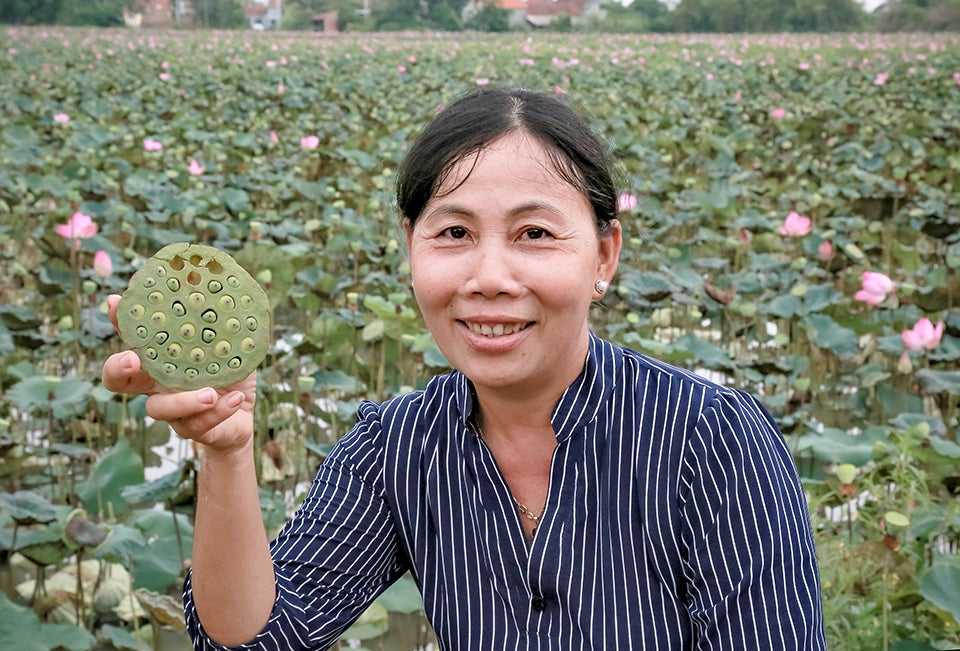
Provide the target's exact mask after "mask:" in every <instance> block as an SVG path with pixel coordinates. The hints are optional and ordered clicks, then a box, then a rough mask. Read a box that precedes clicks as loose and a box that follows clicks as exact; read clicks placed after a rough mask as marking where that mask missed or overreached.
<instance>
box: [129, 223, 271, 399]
mask: <svg viewBox="0 0 960 651" xmlns="http://www.w3.org/2000/svg"><path fill="white" fill-rule="evenodd" d="M117 323H118V326H119V329H120V335H121V336H122V337H123V340H124V342H126V344H127V345H128V346H130V347H131V348H132V349H133V350H135V351H136V352H137V354H138V355H139V356H140V362H141V365H142V367H143V369H144V370H145V371H146V372H147V373H149V374H150V376H151V377H152V378H153V379H155V380H156V381H157V382H159V383H160V384H162V385H164V386H166V387H168V388H171V389H177V390H193V389H200V388H202V387H206V386H212V387H225V386H229V385H231V384H234V383H235V382H239V381H240V380H242V379H244V378H245V377H247V376H248V375H249V374H250V373H252V372H253V371H254V370H256V368H257V366H259V365H260V362H262V361H263V359H264V357H265V356H266V354H267V348H268V347H269V343H270V342H269V339H268V337H269V333H270V328H269V324H270V304H269V301H268V300H267V295H266V294H265V293H264V291H263V288H261V287H260V285H259V284H257V281H256V280H254V279H253V277H252V276H250V274H249V273H247V272H246V270H244V269H243V267H241V266H240V265H239V264H237V262H236V260H234V259H233V258H231V257H230V256H229V255H227V254H226V253H224V252H223V251H220V250H218V249H215V248H213V247H209V246H203V245H200V244H189V243H186V242H183V243H179V244H171V245H169V246H166V247H164V248H163V249H161V250H160V251H158V252H157V253H156V255H154V256H153V257H152V258H150V259H149V260H148V261H147V263H146V264H145V265H144V267H143V268H142V269H140V270H139V271H138V272H137V273H135V274H134V275H133V278H131V279H130V285H129V286H128V287H127V290H126V291H125V292H124V294H123V297H122V298H121V299H120V305H119V308H118V310H117ZM212 359H215V360H219V361H211V360H212Z"/></svg>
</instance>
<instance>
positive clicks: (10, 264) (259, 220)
mask: <svg viewBox="0 0 960 651" xmlns="http://www.w3.org/2000/svg"><path fill="white" fill-rule="evenodd" d="M504 82H506V83H515V84H522V85H525V86H530V87H535V88H541V89H547V90H550V91H552V92H556V93H559V94H564V95H566V96H567V97H568V98H569V100H570V101H571V102H572V103H573V104H574V105H575V106H577V107H578V108H579V109H580V110H581V112H583V113H585V114H586V115H587V116H589V118H590V121H591V122H592V123H593V124H594V125H595V126H596V127H597V129H598V130H599V131H600V132H601V133H602V134H603V135H604V136H605V138H606V139H607V140H608V142H609V144H610V146H611V148H612V152H613V155H614V157H615V159H616V161H617V165H618V170H619V179H618V182H619V185H620V187H621V189H622V192H623V194H622V196H621V206H620V207H621V214H620V218H621V221H622V223H623V225H624V231H625V246H624V253H623V256H622V259H621V266H620V270H619V272H618V274H617V277H616V278H615V279H614V284H613V287H612V290H611V291H610V292H609V293H608V295H607V297H606V298H605V299H604V300H603V302H602V303H601V304H598V305H597V306H596V307H595V311H594V315H593V327H594V329H595V330H596V331H597V332H598V333H599V334H601V335H602V336H605V337H608V338H610V339H612V340H614V341H617V342H619V343H622V344H624V345H627V346H629V347H632V348H634V349H636V350H639V351H641V352H645V353H648V354H651V355H654V356H656V357H659V358H661V359H664V360H667V361H670V362H673V363H676V364H678V365H682V366H685V367H689V368H692V369H696V370H698V372H701V373H704V374H707V375H709V376H710V377H713V378H718V379H720V380H721V381H723V382H727V383H730V384H732V385H735V386H739V387H743V388H746V389H748V390H749V391H751V392H753V393H756V394H758V395H760V396H761V397H762V400H763V402H764V403H765V404H766V406H767V407H768V409H769V410H770V412H771V413H772V414H773V416H774V418H775V419H776V421H777V422H778V423H779V424H780V426H781V428H782V430H783V431H784V434H785V436H786V438H787V442H788V444H789V446H790V447H791V448H792V450H793V451H794V454H795V458H796V462H797V465H798V467H799V469H800V472H801V475H802V476H803V477H804V480H805V485H806V489H807V492H808V496H809V502H810V510H811V513H812V516H813V522H814V527H815V529H816V537H817V543H818V553H819V556H820V568H821V578H822V583H823V595H824V604H823V605H824V611H825V616H826V625H827V634H828V641H829V644H830V648H831V649H851V650H853V649H863V650H868V649H869V650H871V651H873V650H877V649H899V650H901V651H905V650H908V649H909V650H911V651H912V650H920V649H946V648H952V647H958V646H960V556H958V555H957V547H958V541H960V445H958V429H960V367H958V360H960V36H958V35H930V34H907V35H905V34H893V35H890V34H887V35H873V34H850V35H828V36H817V35H794V36H786V35H750V36H744V35H729V36H698V35H674V36H658V35H650V36H629V37H626V36H614V35H591V34H578V35H569V34H568V35H559V34H554V35H551V34H543V33H539V32H538V33H513V34H507V35H498V36H491V35H478V34H469V33H462V34H428V33H403V34H347V35H341V36H336V37H330V36H319V35H314V34H309V33H270V32H268V33H252V32H200V31H179V32H140V31H121V30H113V31H107V30H103V31H95V30H80V29H60V28H6V29H5V31H3V32H2V33H0V97H2V102H3V109H2V112H0V277H2V283H0V395H2V399H0V455H2V456H0V479H2V491H3V492H2V493H0V549H2V552H0V585H2V588H3V590H2V591H0V647H2V648H4V649H7V648H9V649H31V650H32V649H53V648H60V647H62V648H65V649H70V650H74V651H80V650H86V649H91V648H94V646H95V645H96V648H97V649H110V648H116V649H139V648H161V649H181V648H185V647H186V644H187V643H186V641H185V639H186V638H185V636H184V634H183V633H182V620H181V617H180V614H179V608H180V606H179V585H180V582H181V580H182V575H183V572H184V568H185V567H186V566H187V565H188V564H189V557H190V549H191V542H192V538H191V532H192V526H191V518H192V504H193V494H194V486H195V479H196V469H197V462H196V454H197V452H196V451H195V450H193V449H192V448H191V447H190V446H188V445H186V444H185V443H183V442H181V441H179V440H178V439H176V438H171V435H170V431H169V428H168V427H167V426H166V425H164V424H162V423H154V422H151V421H150V419H149V418H147V417H146V415H145V409H144V398H142V397H131V396H120V395H116V394H113V393H111V392H109V391H107V390H106V389H104V388H103V386H102V385H101V383H100V377H99V375H100V368H101V365H102V362H103V360H104V359H105V358H106V357H107V355H109V354H110V353H112V352H115V351H117V350H119V349H120V348H121V347H122V343H121V342H120V341H119V338H118V337H117V336H116V335H115V334H114V332H113V328H112V326H111V325H110V323H109V321H108V320H107V317H106V315H105V309H104V305H105V298H106V296H107V295H108V294H109V293H116V292H120V291H122V290H123V289H124V288H125V286H126V284H127V282H128V280H129V279H130V277H131V275H132V274H133V272H134V271H136V270H137V269H139V268H140V267H142V266H143V264H144V262H145V260H146V258H148V257H149V256H150V255H152V254H153V253H154V252H156V251H157V250H158V249H160V248H161V247H163V246H165V245H167V244H170V243H173V242H181V241H191V242H198V243H203V244H209V245H213V246H217V247H219V248H221V249H223V250H225V251H228V252H230V253H231V254H233V255H234V257H235V258H236V259H237V260H238V261H239V262H240V264H241V265H242V266H244V267H245V268H246V269H247V270H248V271H250V273H251V274H252V275H254V276H255V277H256V278H257V279H258V280H259V281H260V284H261V285H263V287H264V288H265V289H266V292H267V295H268V297H269V299H270V303H271V309H272V311H273V332H272V336H271V340H272V342H273V343H272V345H271V349H270V352H269V354H268V356H267V360H266V361H265V362H264V364H263V365H262V366H261V371H260V375H259V382H260V386H259V389H260V398H259V401H258V409H259V412H258V414H257V419H258V421H259V427H258V446H259V450H260V451H261V452H262V454H261V455H260V465H259V472H260V476H261V478H262V482H261V485H262V489H261V491H262V501H263V515H264V520H265V523H266V525H267V528H268V530H270V531H275V530H276V529H277V528H278V527H279V525H280V524H281V523H282V521H283V520H284V518H285V517H286V516H287V515H288V514H289V513H290V512H292V510H293V509H295V508H296V504H297V501H298V500H299V499H300V498H302V496H303V493H304V490H305V487H306V485H307V483H308V482H309V481H310V479H311V478H312V476H313V473H314V472H315V469H316V467H317V465H318V463H319V462H320V461H321V460H322V458H323V457H324V455H325V454H326V453H327V451H328V450H329V448H330V446H331V445H332V443H333V442H334V441H336V439H337V438H338V437H339V436H341V435H342V434H343V433H344V432H345V431H346V430H347V429H348V428H349V427H350V425H351V424H352V422H353V417H354V413H355V410H356V407H357V405H358V403H359V401H361V400H363V399H368V398H372V399H383V398H385V397H388V396H391V395H393V394H396V393H398V392H401V391H407V390H409V389H411V388H416V387H420V386H422V385H423V384H424V382H425V381H426V379H427V378H429V377H430V376H431V375H432V374H435V373H437V372H442V371H443V370H444V369H445V368H446V362H445V360H444V359H443V357H442V355H441V354H440V353H439V351H438V350H437V349H436V346H435V345H434V343H433V342H432V340H431V338H430V336H429V334H428V333H427V332H426V330H425V329H424V327H423V325H422V323H421V321H420V319H419V316H418V312H417V307H416V303H415V301H414V298H413V295H412V292H411V287H410V281H409V268H408V264H407V261H406V256H405V245H404V237H403V233H402V230H401V229H400V227H399V225H398V218H397V215H396V212H395V208H394V206H393V200H392V190H393V182H394V177H395V172H396V168H397V164H398V162H399V160H400V158H401V156H402V154H403V152H404V150H405V148H406V145H407V143H408V142H409V140H410V138H411V137H412V135H413V134H415V133H416V132H417V130H418V129H419V128H420V126H421V125H422V124H423V123H424V122H425V120H427V119H428V118H429V117H430V116H431V115H432V114H433V113H434V112H435V111H438V110H442V107H443V104H444V103H445V102H449V101H450V100H451V99H452V98H453V97H455V96H456V95H457V94H459V93H461V92H463V91H464V90H466V89H469V88H472V87H475V86H476V85H478V84H480V85H482V84H488V83H490V84H493V83H504ZM419 608H420V602H419V597H418V595H417V593H416V590H415V588H414V587H413V584H412V581H410V580H409V579H404V580H402V581H401V582H400V583H399V584H397V585H396V586H394V587H393V588H391V590H390V591H388V592H387V593H386V594H385V595H384V596H383V597H382V598H381V599H379V600H378V601H377V602H376V603H375V604H374V606H373V607H372V608H371V609H370V610H369V611H368V612H367V613H366V615H365V616H364V617H363V618H362V619H361V621H360V622H358V624H357V625H355V626H354V627H353V628H352V629H351V630H350V631H349V632H348V634H347V635H346V638H350V639H358V640H363V642H361V644H362V645H363V646H364V647H365V648H370V649H374V648H383V649H403V650H404V651H410V650H412V649H414V648H419V647H424V648H425V647H426V645H428V644H429V640H430V639H431V634H430V632H429V630H428V628H426V627H425V626H424V625H423V623H422V620H421V619H419V617H418V615H417V612H418V611H419Z"/></svg>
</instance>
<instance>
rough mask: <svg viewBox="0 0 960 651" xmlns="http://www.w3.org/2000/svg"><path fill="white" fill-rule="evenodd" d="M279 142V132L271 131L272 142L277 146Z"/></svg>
mask: <svg viewBox="0 0 960 651" xmlns="http://www.w3.org/2000/svg"><path fill="white" fill-rule="evenodd" d="M279 141H280V138H278V137H277V132H276V131H271V132H270V142H271V143H272V144H274V145H275V144H277V143H278V142H279Z"/></svg>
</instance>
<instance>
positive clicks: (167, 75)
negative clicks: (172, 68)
mask: <svg viewBox="0 0 960 651" xmlns="http://www.w3.org/2000/svg"><path fill="white" fill-rule="evenodd" d="M160 79H161V81H170V73H169V72H161V73H160Z"/></svg>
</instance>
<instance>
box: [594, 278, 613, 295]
mask: <svg viewBox="0 0 960 651" xmlns="http://www.w3.org/2000/svg"><path fill="white" fill-rule="evenodd" d="M609 287H610V283H608V282H607V281H606V280H604V279H603V278H601V279H599V280H598V281H597V282H596V283H594V285H593V288H594V289H596V290H597V293H598V294H600V295H601V296H603V295H604V294H606V293H607V288H609Z"/></svg>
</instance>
